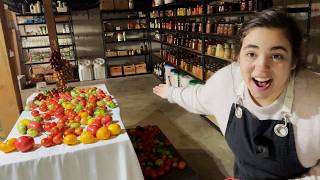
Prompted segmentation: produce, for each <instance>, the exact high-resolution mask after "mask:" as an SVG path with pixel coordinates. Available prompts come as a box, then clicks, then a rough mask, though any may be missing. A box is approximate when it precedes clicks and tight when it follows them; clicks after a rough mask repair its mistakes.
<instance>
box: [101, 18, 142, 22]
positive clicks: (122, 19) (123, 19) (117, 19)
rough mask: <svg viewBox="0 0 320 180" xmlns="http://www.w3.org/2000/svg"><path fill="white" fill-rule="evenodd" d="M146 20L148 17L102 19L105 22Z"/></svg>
mask: <svg viewBox="0 0 320 180" xmlns="http://www.w3.org/2000/svg"><path fill="white" fill-rule="evenodd" d="M142 19H146V17H120V18H107V19H102V20H103V21H125V20H142Z"/></svg>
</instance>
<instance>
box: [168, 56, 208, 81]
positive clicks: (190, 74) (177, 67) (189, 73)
mask: <svg viewBox="0 0 320 180" xmlns="http://www.w3.org/2000/svg"><path fill="white" fill-rule="evenodd" d="M163 61H164V60H163ZM164 62H165V63H166V64H169V65H171V66H173V67H175V68H176V69H178V70H179V71H183V72H185V73H187V74H188V75H189V76H191V77H193V78H195V79H197V80H199V81H201V82H204V80H202V79H200V78H198V77H197V76H195V75H193V74H192V73H191V72H189V71H185V70H183V69H181V68H180V67H179V66H177V65H174V64H172V63H170V62H168V61H164Z"/></svg>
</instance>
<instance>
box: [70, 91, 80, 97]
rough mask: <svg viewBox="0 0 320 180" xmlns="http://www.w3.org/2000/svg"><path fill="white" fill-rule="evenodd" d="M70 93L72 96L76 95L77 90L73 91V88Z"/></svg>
mask: <svg viewBox="0 0 320 180" xmlns="http://www.w3.org/2000/svg"><path fill="white" fill-rule="evenodd" d="M70 94H71V96H72V97H77V96H78V95H79V93H77V91H75V90H72V91H71V92H70Z"/></svg>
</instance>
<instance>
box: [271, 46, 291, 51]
mask: <svg viewBox="0 0 320 180" xmlns="http://www.w3.org/2000/svg"><path fill="white" fill-rule="evenodd" d="M270 50H271V51H273V50H283V51H285V52H288V50H287V48H285V47H283V46H275V47H272V48H271V49H270Z"/></svg>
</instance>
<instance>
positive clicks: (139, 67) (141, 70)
mask: <svg viewBox="0 0 320 180" xmlns="http://www.w3.org/2000/svg"><path fill="white" fill-rule="evenodd" d="M135 67H136V74H140V73H147V66H146V63H142V64H136V65H135Z"/></svg>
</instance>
